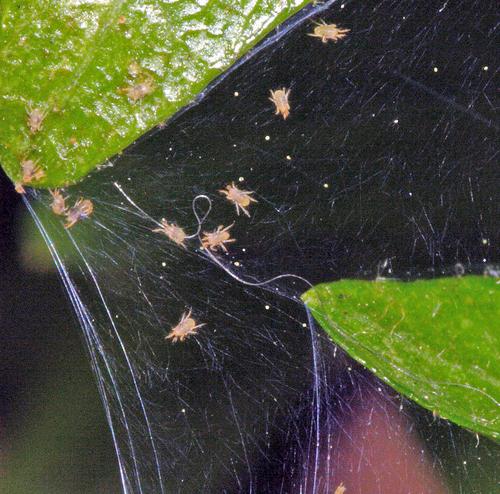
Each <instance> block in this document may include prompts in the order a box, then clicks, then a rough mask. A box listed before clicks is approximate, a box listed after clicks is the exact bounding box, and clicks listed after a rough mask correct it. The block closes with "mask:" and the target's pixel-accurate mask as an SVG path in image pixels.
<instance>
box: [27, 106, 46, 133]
mask: <svg viewBox="0 0 500 494" xmlns="http://www.w3.org/2000/svg"><path fill="white" fill-rule="evenodd" d="M26 113H27V114H28V120H27V124H28V128H29V129H30V132H31V133H32V134H35V133H36V132H39V131H40V130H42V125H43V121H44V120H45V117H46V116H47V112H44V111H42V110H40V109H39V108H31V107H30V108H28V110H26Z"/></svg>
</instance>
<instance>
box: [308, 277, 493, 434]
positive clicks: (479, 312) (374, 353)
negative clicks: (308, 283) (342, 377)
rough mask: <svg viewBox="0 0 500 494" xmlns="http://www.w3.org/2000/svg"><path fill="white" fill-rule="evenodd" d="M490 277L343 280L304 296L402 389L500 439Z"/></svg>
mask: <svg viewBox="0 0 500 494" xmlns="http://www.w3.org/2000/svg"><path fill="white" fill-rule="evenodd" d="M497 283H498V282H497V280H495V279H493V278H487V277H479V276H466V277H464V278H441V279H436V280H425V281H424V280H420V281H415V282H401V281H395V280H385V281H358V280H344V281H339V282H335V283H328V284H322V285H318V286H316V287H314V288H312V289H311V290H309V291H308V292H306V293H305V294H304V295H303V299H304V301H305V302H306V304H307V305H308V306H309V307H310V308H311V310H312V313H313V315H314V317H315V318H316V319H317V320H318V322H319V323H320V324H321V326H322V327H323V328H324V329H325V330H326V332H327V333H328V334H329V335H330V337H331V338H332V339H333V340H334V341H335V342H336V343H338V344H339V345H340V346H341V347H343V348H344V349H345V350H346V351H347V352H348V353H349V354H350V355H351V356H352V357H353V358H355V359H356V360H358V361H359V362H361V363H362V364H363V365H365V366H366V367H367V368H368V369H370V370H372V371H373V372H374V373H375V374H377V375H378V376H379V377H380V378H381V379H383V380H384V381H386V382H387V383H389V384H390V385H391V386H392V387H393V388H395V389H396V390H397V391H399V392H400V393H402V394H404V395H406V396H408V397H409V398H411V399H413V400H414V401H416V402H417V403H419V404H420V405H422V406H424V407H425V408H428V409H429V410H432V411H433V412H434V413H436V414H438V415H439V416H441V417H445V418H447V419H450V420H452V421H454V422H456V423H457V424H459V425H462V426H464V427H467V428H469V429H471V430H473V431H477V432H480V433H483V434H485V435H487V436H490V437H493V438H496V439H498V438H500V403H499V401H500V365H499V364H500V325H499V324H500V323H499V321H500V286H499V285H498V284H497Z"/></svg>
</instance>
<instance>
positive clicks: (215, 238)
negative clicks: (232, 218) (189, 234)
mask: <svg viewBox="0 0 500 494" xmlns="http://www.w3.org/2000/svg"><path fill="white" fill-rule="evenodd" d="M233 226H234V223H233V224H231V225H229V226H226V228H224V226H223V225H219V226H218V227H217V228H216V229H215V230H214V231H212V232H203V238H202V239H201V246H202V247H203V248H204V249H210V250H211V251H214V252H215V251H216V250H217V249H222V250H223V251H224V252H227V248H226V245H225V244H229V243H232V242H236V239H234V238H231V234H230V233H229V230H230V229H231V228H232V227H233Z"/></svg>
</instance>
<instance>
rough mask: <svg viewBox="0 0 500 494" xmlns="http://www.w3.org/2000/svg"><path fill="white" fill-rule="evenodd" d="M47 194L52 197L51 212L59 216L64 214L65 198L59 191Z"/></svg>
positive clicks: (55, 190) (65, 208) (65, 209)
mask: <svg viewBox="0 0 500 494" xmlns="http://www.w3.org/2000/svg"><path fill="white" fill-rule="evenodd" d="M49 192H50V195H51V196H52V203H51V205H50V207H51V209H52V212H53V213H54V214H57V215H59V216H62V215H64V214H66V211H67V209H68V208H67V207H66V199H67V197H64V196H63V195H62V194H61V191H60V190H59V189H54V190H49Z"/></svg>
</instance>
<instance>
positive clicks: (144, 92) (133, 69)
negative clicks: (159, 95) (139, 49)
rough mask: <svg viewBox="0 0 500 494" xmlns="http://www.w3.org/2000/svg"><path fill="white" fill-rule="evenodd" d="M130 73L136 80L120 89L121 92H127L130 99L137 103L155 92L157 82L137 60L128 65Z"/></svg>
mask: <svg viewBox="0 0 500 494" xmlns="http://www.w3.org/2000/svg"><path fill="white" fill-rule="evenodd" d="M128 73H129V74H130V76H131V77H132V78H133V79H136V81H135V82H134V83H132V84H130V85H129V86H126V87H123V88H120V89H119V90H118V92H119V93H121V94H126V95H127V96H128V99H129V100H130V101H132V103H135V102H136V101H138V100H141V99H143V98H145V97H146V96H148V95H149V94H151V93H153V92H154V90H155V89H156V84H155V82H154V80H153V78H152V77H151V75H150V74H148V73H147V72H146V71H145V70H144V69H143V68H142V67H141V66H140V65H139V64H138V63H137V62H131V63H130V64H129V66H128Z"/></svg>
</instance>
